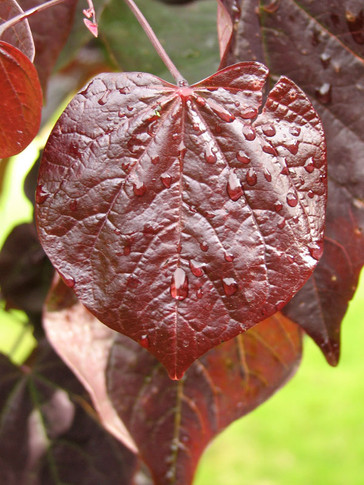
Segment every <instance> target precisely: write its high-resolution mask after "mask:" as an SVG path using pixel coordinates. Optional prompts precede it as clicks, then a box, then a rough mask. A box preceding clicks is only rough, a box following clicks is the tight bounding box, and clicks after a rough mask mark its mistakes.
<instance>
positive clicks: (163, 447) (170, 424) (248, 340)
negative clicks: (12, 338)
mask: <svg viewBox="0 0 364 485" xmlns="http://www.w3.org/2000/svg"><path fill="white" fill-rule="evenodd" d="M102 327H104V326H102V325H101V323H100V322H98V321H97V319H96V318H95V317H93V316H91V315H90V313H89V312H87V310H86V309H85V307H83V305H81V304H80V303H77V302H75V301H74V297H73V296H72V292H71V290H70V289H69V288H66V287H65V285H64V284H63V283H58V284H57V285H56V286H55V287H54V288H53V290H52V292H51V294H50V297H49V299H48V305H47V308H46V313H45V328H46V332H47V335H48V336H49V337H50V338H51V342H52V345H53V346H54V348H55V349H56V350H57V352H58V353H59V354H60V355H61V356H62V357H63V358H64V359H65V360H66V361H67V362H68V364H70V365H71V368H72V369H73V370H74V371H75V372H76V374H78V375H80V373H82V374H84V372H85V368H86V362H87V360H89V361H90V372H89V377H90V373H93V374H99V373H101V374H103V373H104V372H105V371H106V375H105V376H104V377H105V379H106V380H107V382H108V385H109V405H110V406H112V407H113V408H114V412H115V410H116V411H117V413H118V416H119V418H120V419H121V420H122V421H123V422H124V424H125V426H126V427H127V428H128V430H129V432H130V434H131V435H132V437H133V439H134V440H135V442H136V444H137V446H138V448H139V452H140V454H141V456H142V458H143V459H144V460H145V462H146V463H147V464H148V466H149V468H150V469H151V471H152V475H153V478H154V482H155V483H156V484H158V485H167V484H171V483H173V484H181V485H182V484H183V485H188V484H190V483H191V481H192V478H193V475H194V472H195V468H196V465H197V463H198V460H199V457H200V455H201V453H202V452H203V450H204V448H205V447H206V446H207V444H208V443H209V441H211V440H212V439H213V437H214V436H215V435H216V434H217V433H219V432H220V431H221V430H222V429H223V428H225V427H226V426H227V425H228V424H229V423H231V422H232V421H234V420H235V419H237V418H239V417H241V416H243V415H244V414H246V413H248V412H249V411H251V410H252V409H254V408H255V407H256V406H258V405H259V404H261V403H262V402H263V401H264V400H266V399H268V398H269V397H270V396H271V395H272V393H273V392H274V391H276V390H277V389H278V388H279V387H280V386H282V385H283V384H284V383H285V382H286V381H287V379H288V378H289V377H291V376H292V375H293V373H294V372H295V370H296V368H297V366H298V364H299V361H300V357H301V331H300V329H299V327H298V326H297V325H295V324H293V323H292V322H290V321H289V320H288V319H287V318H286V317H284V316H283V315H282V314H280V313H276V314H275V315H274V316H273V317H271V318H270V319H268V320H265V321H264V322H261V323H259V324H258V325H256V326H255V327H254V328H252V329H250V330H249V331H248V332H246V333H245V334H244V335H240V336H238V337H236V338H235V339H233V340H230V341H229V342H225V343H224V344H221V345H220V346H218V347H216V348H215V349H213V350H211V351H210V352H208V353H207V354H206V355H205V356H203V357H202V359H200V360H198V361H196V362H195V363H194V364H192V366H191V368H190V369H189V370H188V371H187V372H186V374H185V376H184V377H183V379H182V380H181V381H179V382H175V381H171V380H170V379H169V378H168V375H167V373H166V371H165V369H164V368H163V366H161V364H160V363H159V362H158V361H157V360H156V359H155V358H154V357H153V356H152V355H151V354H150V353H148V352H147V351H146V350H145V349H143V348H142V347H141V346H139V345H137V344H135V343H134V342H132V341H130V339H127V338H126V337H124V336H122V335H120V334H118V333H116V332H114V331H112V330H111V329H108V328H107V327H104V330H102ZM102 334H103V336H104V338H100V337H101V335H102ZM110 339H112V340H113V341H112V344H111V345H110ZM90 341H93V342H95V345H92V346H91V345H88V342H90ZM93 353H94V355H92V354H93ZM105 354H106V355H107V359H108V361H109V362H108V367H107V368H105V365H104V361H105ZM97 363H99V367H97ZM90 381H91V382H92V381H94V378H93V377H91V379H90ZM119 439H122V440H123V441H124V438H123V436H121V435H119ZM156 444H158V446H156Z"/></svg>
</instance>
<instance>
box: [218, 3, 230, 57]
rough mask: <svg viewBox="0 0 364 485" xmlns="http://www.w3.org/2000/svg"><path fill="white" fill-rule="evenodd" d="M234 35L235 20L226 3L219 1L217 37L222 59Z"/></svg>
mask: <svg viewBox="0 0 364 485" xmlns="http://www.w3.org/2000/svg"><path fill="white" fill-rule="evenodd" d="M232 35H233V21H232V18H231V16H230V14H229V11H228V10H227V8H226V6H225V5H224V3H223V2H222V1H220V0H218V2H217V37H218V40H219V48H220V59H221V60H223V59H224V57H225V53H226V50H227V49H228V48H229V46H230V42H231V38H232Z"/></svg>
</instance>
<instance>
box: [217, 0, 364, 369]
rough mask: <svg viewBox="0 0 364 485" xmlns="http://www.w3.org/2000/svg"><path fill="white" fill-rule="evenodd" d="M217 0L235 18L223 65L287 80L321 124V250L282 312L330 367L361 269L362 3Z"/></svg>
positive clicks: (363, 248)
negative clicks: (254, 68) (244, 64)
mask: <svg viewBox="0 0 364 485" xmlns="http://www.w3.org/2000/svg"><path fill="white" fill-rule="evenodd" d="M223 2H224V5H225V7H226V8H228V9H229V10H230V13H231V16H232V17H233V18H234V20H235V29H234V35H233V39H232V42H231V45H230V53H229V54H228V55H227V56H226V57H227V61H228V63H232V64H233V63H235V62H237V61H242V60H245V59H257V60H259V61H261V62H264V63H266V64H267V65H268V66H269V68H270V70H271V72H273V73H274V75H275V76H279V75H286V76H289V77H290V78H291V79H293V81H295V82H296V83H297V84H299V86H301V87H302V89H304V91H305V92H306V93H307V94H308V95H309V96H310V97H311V99H312V101H313V103H314V105H315V108H316V109H317V111H318V113H319V115H320V117H321V119H322V122H323V126H324V129H325V133H326V137H327V156H328V166H329V178H328V185H329V191H328V193H329V197H328V205H327V214H326V231H325V251H324V254H323V257H322V259H321V261H320V263H319V265H318V267H317V269H316V271H315V273H314V274H313V276H312V277H311V279H310V280H309V281H308V282H307V285H306V286H305V287H304V288H303V289H302V291H301V292H300V293H299V294H298V295H297V296H296V297H295V298H294V299H293V300H292V302H290V303H289V305H288V306H287V307H286V308H285V310H284V312H285V313H287V315H289V317H290V318H291V319H293V320H294V321H296V322H297V323H299V324H300V325H301V326H302V327H303V328H304V329H305V330H306V331H307V333H308V334H309V335H310V336H311V337H312V338H313V339H314V340H315V341H316V343H317V344H318V345H319V346H320V347H321V349H322V351H323V352H324V354H325V356H326V358H327V360H328V362H329V363H330V364H332V365H336V364H337V362H338V359H339V353H340V326H341V321H342V318H343V316H344V314H345V312H346V310H347V306H348V302H349V301H350V299H351V298H352V296H353V294H354V292H355V289H356V286H357V282H358V277H359V273H360V270H361V268H362V266H363V264H364V237H363V233H364V204H363V200H364V169H363V167H364V163H363V161H364V160H363V153H364V138H363V123H364V112H363V109H362V107H363V105H364V33H363V28H364V9H363V2H362V1H361V0H350V1H342V0H330V1H328V0H323V1H320V2H310V1H309V0H302V1H300V2H295V1H292V0H278V1H274V2H259V1H258V0H247V1H245V2H244V8H243V9H242V11H236V3H235V0H223ZM224 22H225V20H224ZM252 31H254V35H253V33H252Z"/></svg>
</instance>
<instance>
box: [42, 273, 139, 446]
mask: <svg viewBox="0 0 364 485" xmlns="http://www.w3.org/2000/svg"><path fill="white" fill-rule="evenodd" d="M43 325H44V329H45V332H46V334H47V337H48V339H49V341H50V342H51V344H52V345H53V347H54V349H55V350H56V351H57V352H58V354H59V355H60V356H61V357H62V359H63V361H64V362H66V363H67V365H68V367H70V368H71V369H72V371H73V372H74V373H75V375H76V376H77V377H78V379H79V380H80V381H81V382H82V384H83V385H84V387H85V388H86V389H87V391H88V392H89V394H90V396H91V399H92V401H93V404H94V406H95V408H96V410H97V412H98V413H99V416H100V419H101V421H102V423H103V425H104V426H105V428H106V429H107V430H108V431H109V432H110V433H111V434H113V435H114V436H115V437H116V438H117V439H118V440H119V441H121V442H122V443H123V444H124V445H125V446H127V447H128V448H129V449H130V450H132V451H134V452H136V451H137V448H136V445H135V443H134V441H133V439H132V438H131V436H130V435H129V433H128V431H127V430H126V428H125V426H124V424H123V422H122V421H121V420H120V418H119V417H118V415H117V414H116V412H115V410H114V408H113V407H112V405H111V403H110V400H109V398H108V396H107V391H106V366H107V361H108V357H109V352H110V349H111V347H112V345H113V341H114V339H115V336H116V335H118V334H117V333H116V332H115V331H113V330H111V329H110V328H108V327H106V326H105V325H102V324H101V323H100V322H99V321H98V320H97V319H96V318H95V317H94V316H93V315H91V313H89V312H88V311H87V310H86V309H85V307H84V306H83V305H81V303H78V302H77V299H76V297H75V296H74V293H73V292H71V291H70V290H69V288H67V286H66V285H65V284H64V283H63V282H62V280H60V278H59V277H57V278H55V281H54V284H53V287H52V289H51V291H50V293H49V297H48V300H47V303H46V306H45V312H44V317H43Z"/></svg>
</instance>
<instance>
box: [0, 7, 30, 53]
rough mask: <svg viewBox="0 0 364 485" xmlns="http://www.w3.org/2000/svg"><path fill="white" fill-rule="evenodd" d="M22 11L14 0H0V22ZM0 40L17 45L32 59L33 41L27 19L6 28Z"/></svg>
mask: <svg viewBox="0 0 364 485" xmlns="http://www.w3.org/2000/svg"><path fill="white" fill-rule="evenodd" d="M22 12H23V10H22V9H21V8H20V6H19V5H18V3H17V2H16V1H15V0H2V1H1V2H0V23H3V22H5V20H9V19H12V18H13V17H16V15H18V14H20V13H22ZM1 40H2V41H4V42H7V43H8V44H11V45H13V46H15V47H17V48H18V49H19V50H21V51H22V52H23V54H25V55H26V56H27V57H29V59H30V60H31V61H33V60H34V54H35V49H34V41H33V36H32V32H31V30H30V27H29V22H28V20H27V19H25V20H22V21H21V22H18V23H17V24H15V25H14V26H13V27H10V28H9V29H7V30H6V31H5V32H4V34H3V35H2V37H1Z"/></svg>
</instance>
